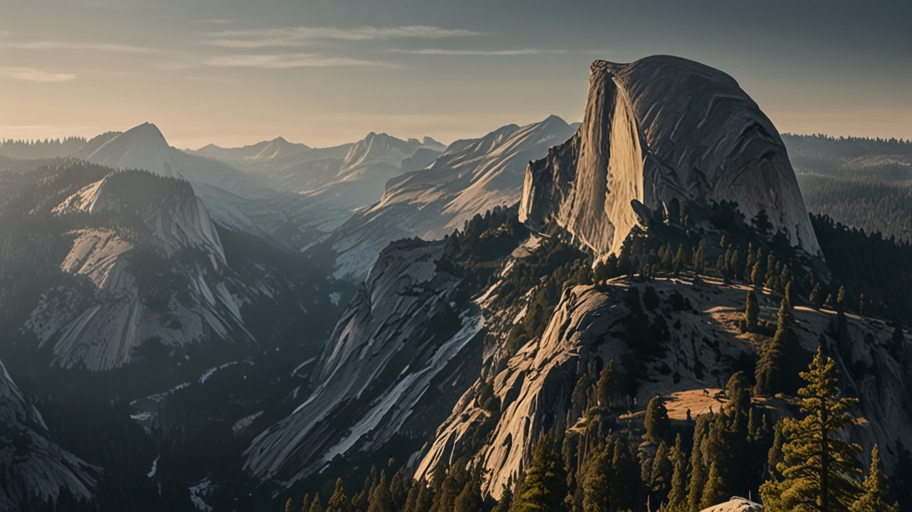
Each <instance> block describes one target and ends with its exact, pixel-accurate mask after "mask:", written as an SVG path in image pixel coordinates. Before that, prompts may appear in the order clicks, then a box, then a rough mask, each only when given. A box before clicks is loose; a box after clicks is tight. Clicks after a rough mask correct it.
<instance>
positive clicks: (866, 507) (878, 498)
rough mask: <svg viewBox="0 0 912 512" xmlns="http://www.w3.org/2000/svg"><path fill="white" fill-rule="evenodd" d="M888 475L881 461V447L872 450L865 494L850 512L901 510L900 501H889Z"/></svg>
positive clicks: (890, 511)
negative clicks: (891, 502) (892, 502)
mask: <svg viewBox="0 0 912 512" xmlns="http://www.w3.org/2000/svg"><path fill="white" fill-rule="evenodd" d="M888 493H889V489H888V487H887V475H885V474H884V472H883V467H882V466H881V463H880V449H878V448H877V445H876V444H875V445H874V448H873V449H872V450H871V469H870V471H869V472H868V477H867V478H866V479H865V481H864V494H863V495H862V496H861V498H859V499H858V501H856V502H855V503H853V504H852V506H851V507H849V511H850V512H899V503H894V504H892V505H890V504H888V503H887V494H888Z"/></svg>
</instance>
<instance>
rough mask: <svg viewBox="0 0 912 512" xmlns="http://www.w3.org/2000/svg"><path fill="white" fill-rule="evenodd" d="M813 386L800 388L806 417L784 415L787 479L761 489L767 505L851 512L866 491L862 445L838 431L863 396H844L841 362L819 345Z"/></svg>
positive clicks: (810, 375) (807, 376)
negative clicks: (838, 367)
mask: <svg viewBox="0 0 912 512" xmlns="http://www.w3.org/2000/svg"><path fill="white" fill-rule="evenodd" d="M801 378H803V379H804V380H805V381H807V386H806V387H804V388H801V389H800V390H798V394H799V395H800V396H801V411H802V412H803V413H805V414H806V416H805V417H804V418H803V419H801V420H796V419H791V418H786V419H783V420H782V422H783V429H784V431H785V434H786V435H788V442H786V443H785V444H784V445H783V446H782V456H783V460H782V462H780V463H779V464H778V465H777V469H778V470H779V472H780V473H782V476H783V480H782V481H776V480H769V481H767V482H766V483H764V484H763V485H762V486H761V488H760V494H761V496H762V498H763V503H764V506H765V510H768V511H769V512H778V511H786V510H788V511H791V510H821V511H826V512H847V511H848V510H849V507H850V506H851V505H852V503H853V502H854V501H855V499H856V497H857V496H858V495H859V494H860V491H861V489H860V486H859V484H858V481H857V478H858V476H859V475H861V473H862V470H861V463H860V462H859V461H858V454H859V453H860V451H861V447H860V446H858V445H857V444H854V443H849V442H846V441H843V440H841V439H837V438H835V437H833V436H832V434H835V433H837V432H839V431H841V430H844V429H845V428H847V427H849V426H851V425H853V424H854V423H855V418H854V417H853V416H852V415H851V414H849V413H848V412H847V411H848V409H849V408H850V407H852V406H853V405H855V403H857V401H858V400H856V399H853V398H839V387H838V385H837V378H836V364H835V363H834V362H833V360H832V359H830V358H829V357H825V356H824V355H823V351H822V349H821V348H819V347H818V349H817V354H816V355H815V356H814V360H813V361H812V362H811V365H810V369H809V371H807V372H802V373H801Z"/></svg>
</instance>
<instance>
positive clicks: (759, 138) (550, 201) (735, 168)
mask: <svg viewBox="0 0 912 512" xmlns="http://www.w3.org/2000/svg"><path fill="white" fill-rule="evenodd" d="M674 198H677V199H679V200H687V201H693V202H697V203H702V204H711V203H713V202H722V201H735V202H737V203H738V207H739V209H740V211H741V212H742V213H743V214H744V215H745V216H746V217H747V218H748V219H752V218H754V216H756V215H757V214H758V213H759V212H760V211H761V210H764V211H765V212H766V214H767V215H768V217H769V220H770V222H771V224H772V231H773V232H774V233H775V232H776V231H782V232H784V233H785V234H786V236H787V237H788V239H789V240H790V241H791V243H792V244H793V245H795V246H798V247H800V248H801V249H803V250H805V251H806V252H808V253H810V254H811V255H819V253H820V248H819V246H818V244H817V238H816V236H815V234H814V231H813V228H812V227H811V222H810V218H809V217H808V213H807V210H806V209H805V206H804V201H803V199H802V197H801V192H800V190H799V189H798V183H797V180H796V179H795V173H794V171H793V170H792V166H791V164H790V163H789V159H788V154H787V153H786V149H785V146H784V145H783V143H782V139H781V138H780V137H779V133H778V132H777V131H776V128H775V127H774V126H773V124H772V122H770V120H769V119H768V118H767V117H766V116H765V115H764V114H763V112H762V111H761V110H760V108H759V107H758V106H757V104H756V103H755V102H754V101H753V100H752V99H751V98H750V96H748V95H747V93H745V92H744V91H743V90H742V89H741V88H740V87H739V86H738V83H737V82H736V81H735V80H734V79H733V78H732V77H730V76H728V75H726V74H725V73H722V72H721V71H718V70H716V69H713V68H710V67H707V66H704V65H702V64H699V63H696V62H693V61H689V60H686V59H681V58H677V57H668V56H655V57H648V58H645V59H641V60H639V61H636V62H633V63H630V64H615V63H612V62H607V61H595V62H594V63H593V64H592V68H591V76H590V85H589V97H588V101H587V104H586V111H585V114H584V117H583V122H582V125H581V126H580V128H579V131H578V132H577V134H576V135H575V136H574V137H573V138H572V139H570V140H569V141H567V142H566V143H565V144H563V145H562V146H560V147H557V148H554V149H552V150H551V151H549V152H548V156H547V157H545V158H544V159H543V160H539V161H536V162H533V163H530V164H529V167H528V168H527V170H526V177H525V185H524V189H523V196H522V202H521V205H520V219H521V220H523V221H524V222H526V223H527V224H529V225H530V226H531V227H533V228H540V227H543V226H544V224H546V223H547V222H550V221H553V222H555V223H557V224H558V225H560V226H561V227H563V228H565V229H566V230H567V231H568V232H569V233H571V234H572V235H573V236H574V237H575V238H576V240H577V242H578V243H579V244H580V245H581V246H583V247H586V248H588V249H590V250H592V251H593V252H595V253H596V254H599V255H604V254H608V253H612V252H617V251H619V250H620V247H621V244H622V243H623V241H624V238H625V237H626V236H627V234H628V233H629V232H630V230H631V229H632V228H633V227H634V226H635V225H636V224H637V222H638V217H637V215H636V213H635V212H634V208H635V207H636V206H634V205H636V204H637V203H640V204H641V205H645V206H646V207H647V208H649V209H651V210H653V211H654V210H657V209H664V208H667V205H668V204H669V202H670V201H671V200H672V199H674Z"/></svg>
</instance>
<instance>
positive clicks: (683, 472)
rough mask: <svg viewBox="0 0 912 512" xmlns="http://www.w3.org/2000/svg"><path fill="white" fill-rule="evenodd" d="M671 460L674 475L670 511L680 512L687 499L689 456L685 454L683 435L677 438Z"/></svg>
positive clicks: (670, 493)
mask: <svg viewBox="0 0 912 512" xmlns="http://www.w3.org/2000/svg"><path fill="white" fill-rule="evenodd" d="M671 459H672V460H673V461H674V474H673V475H672V477H671V490H670V491H669V492H668V510H669V511H670V512H680V511H682V510H683V509H684V505H685V500H686V499H687V455H686V454H685V453H684V447H683V446H682V442H681V434H678V436H677V437H676V438H675V445H674V448H672V450H671Z"/></svg>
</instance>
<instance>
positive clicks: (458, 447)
mask: <svg viewBox="0 0 912 512" xmlns="http://www.w3.org/2000/svg"><path fill="white" fill-rule="evenodd" d="M650 286H652V287H654V288H655V289H656V290H657V292H658V295H659V297H660V298H661V299H662V304H661V306H660V308H659V309H658V310H656V311H655V313H654V314H650V317H651V319H650V323H655V322H656V321H657V319H658V318H659V317H663V318H662V323H663V324H665V323H666V321H667V324H673V325H674V328H673V329H672V330H671V331H670V333H669V334H668V336H669V338H668V340H667V341H666V342H665V343H666V346H667V347H668V349H667V350H666V351H665V354H664V355H663V356H661V357H658V358H656V359H654V360H652V361H651V362H649V364H648V370H647V371H648V373H647V375H645V376H644V377H645V378H644V379H643V380H641V381H640V385H639V387H638V389H637V391H636V401H635V404H639V407H638V408H634V410H638V409H639V410H642V407H643V406H644V405H645V404H646V402H648V401H649V398H651V397H653V396H655V395H656V394H659V395H662V396H665V397H667V398H666V400H667V401H668V406H669V408H675V409H677V413H675V412H672V416H673V418H675V419H683V416H684V406H681V407H675V406H674V400H673V399H671V397H672V396H674V395H675V394H677V393H680V392H685V391H688V390H696V391H697V392H699V390H702V389H707V388H713V389H718V388H724V386H725V381H726V380H727V378H728V376H729V375H730V373H731V371H732V370H731V368H732V367H734V366H736V365H737V361H738V360H739V359H743V358H744V357H745V355H746V354H750V355H752V356H753V355H754V354H756V353H757V352H758V351H759V349H760V347H761V346H762V339H761V338H758V337H757V336H756V335H752V334H751V333H742V332H741V331H740V329H739V326H738V321H739V320H740V318H741V314H742V312H743V303H744V295H745V294H746V292H747V290H749V288H748V287H745V286H725V285H723V284H722V283H721V281H717V280H707V279H704V280H703V281H702V282H701V283H693V282H691V281H690V280H689V279H688V280H678V279H660V280H657V281H654V282H652V283H650ZM631 287H634V288H638V290H639V292H640V293H639V296H642V295H643V293H644V289H645V285H644V284H641V283H637V282H635V281H632V280H628V279H617V280H615V281H612V282H611V283H610V285H609V286H608V287H607V289H606V290H605V291H599V290H597V289H596V288H595V287H591V286H577V287H574V288H572V289H570V290H567V291H565V293H564V294H563V296H562V300H561V301H560V303H559V304H558V306H557V307H556V308H555V311H554V314H553V316H551V318H550V320H549V322H548V327H547V328H546V330H545V331H544V334H543V335H542V336H541V338H538V339H534V340H532V341H530V342H529V343H527V344H526V345H525V346H523V347H522V348H521V349H520V350H519V351H518V353H517V354H516V355H515V356H514V357H513V358H511V359H510V361H509V364H508V365H507V368H506V369H504V370H503V371H501V372H500V373H498V374H497V375H496V376H495V377H494V378H493V381H492V383H493V396H494V397H495V400H494V402H495V403H497V404H499V407H498V409H496V410H493V411H492V410H486V409H485V408H484V407H482V406H481V405H480V404H479V401H478V400H477V398H476V397H477V396H479V392H480V390H481V389H482V386H481V383H482V382H483V381H481V380H480V381H479V383H476V385H475V386H474V387H473V388H472V389H471V390H469V391H468V392H466V394H465V395H463V397H462V398H461V399H460V403H459V405H457V406H456V407H455V408H454V410H453V413H452V415H451V416H450V418H449V419H448V420H447V421H446V422H445V423H444V424H443V425H442V426H441V427H440V428H439V429H438V431H437V435H436V439H435V441H434V443H433V445H432V446H431V447H430V449H429V450H428V451H427V453H426V454H424V456H423V459H422V461H421V463H420V465H419V466H418V471H417V473H416V478H417V477H420V476H422V475H423V476H425V477H428V476H429V475H430V472H431V471H432V470H433V468H434V466H435V465H436V464H438V463H441V462H443V463H445V464H449V463H452V461H454V460H455V459H456V458H458V457H461V456H470V457H473V458H474V459H475V460H477V461H478V462H479V463H481V464H482V465H483V468H484V469H485V470H486V471H488V472H489V473H488V475H489V478H488V479H487V480H486V482H485V486H484V490H485V492H486V493H490V494H491V495H493V496H495V497H499V496H500V493H501V492H502V489H503V486H504V485H506V484H508V483H509V481H510V478H511V477H513V478H515V477H516V476H518V475H519V474H520V472H521V471H522V469H523V468H525V467H526V465H527V464H528V462H529V460H530V459H531V455H532V452H533V450H534V447H535V440H536V439H538V437H539V436H540V435H543V434H544V433H546V432H548V430H549V429H550V428H551V427H552V426H553V425H554V424H555V422H556V421H560V420H562V419H564V418H566V417H567V416H568V414H569V413H570V411H571V409H572V405H571V394H572V391H573V389H574V385H575V383H576V379H577V377H575V376H579V375H582V374H583V373H586V372H587V368H592V367H598V368H601V366H602V365H604V364H605V363H606V362H607V361H609V360H611V359H613V360H614V361H615V362H616V363H619V362H621V361H623V360H625V358H624V355H625V353H628V351H629V349H630V347H629V346H628V343H626V342H625V341H624V339H623V336H624V332H625V325H624V319H625V318H627V317H628V316H629V315H630V307H631V306H630V303H629V300H628V296H629V295H628V294H627V290H628V289H630V288H631ZM675 294H680V296H681V297H682V298H683V300H685V301H686V302H687V303H689V304H690V305H691V306H692V309H686V310H678V309H677V308H676V307H674V306H673V304H674V302H673V300H672V297H673V295H675ZM761 299H764V297H762V296H761ZM637 300H639V299H637ZM640 307H641V306H640ZM775 311H776V303H775V299H774V298H773V297H769V298H768V299H767V300H766V301H765V303H764V304H763V307H762V315H763V317H764V318H767V319H770V320H775ZM795 315H796V317H797V319H798V325H799V328H798V330H797V332H798V335H799V337H800V339H801V345H802V347H803V348H804V349H805V350H807V351H813V350H814V349H815V348H816V346H817V343H818V340H819V337H820V335H821V333H825V332H833V328H834V327H833V326H834V324H835V321H836V318H835V317H836V315H835V312H833V311H828V310H817V309H813V308H808V307H799V308H797V310H796V312H795ZM849 332H850V333H851V334H850V336H851V339H853V340H856V341H857V343H856V344H855V345H854V348H853V356H852V357H853V359H855V358H857V359H858V360H860V361H862V362H863V364H867V365H870V366H871V367H872V368H874V369H875V370H874V371H873V372H870V373H866V376H865V377H864V378H863V379H862V380H860V381H850V382H849V383H848V384H847V385H846V387H847V388H848V389H850V390H851V392H852V393H858V396H861V397H862V405H861V406H860V407H858V408H856V410H855V411H853V412H854V413H855V414H856V415H858V416H859V417H862V418H864V419H865V421H862V422H861V423H860V425H859V426H858V427H855V428H854V429H853V430H852V433H851V437H852V439H853V440H855V441H856V442H860V443H861V444H862V445H863V446H866V447H868V449H870V447H871V446H872V445H873V444H874V443H875V442H877V443H879V444H880V445H881V446H885V445H890V444H895V441H896V440H897V439H900V440H902V442H903V443H904V444H906V443H908V442H912V432H910V431H909V430H908V429H906V428H904V427H903V425H907V424H908V422H909V421H912V417H910V416H909V412H908V410H907V405H904V403H906V402H907V401H908V400H907V399H906V398H905V397H906V396H907V395H906V388H907V387H908V386H909V384H910V382H912V381H910V379H909V377H908V376H907V375H906V372H905V371H904V369H903V364H902V361H903V360H904V359H902V358H900V359H899V360H897V359H896V358H894V357H892V356H891V355H890V354H889V353H888V352H887V350H886V349H885V348H883V347H884V346H885V345H886V342H887V340H889V338H890V336H891V333H892V329H891V328H890V327H889V326H888V325H887V324H886V322H883V321H877V320H871V319H866V318H861V317H850V319H849ZM828 340H829V341H828V342H829V343H830V344H831V345H830V346H831V347H832V346H834V344H835V341H834V340H833V339H832V338H828ZM904 357H908V355H907V356H904ZM877 375H880V376H881V377H876V376H877ZM883 376H888V377H886V378H883ZM842 378H847V377H846V376H844V377H842ZM755 403H756V404H757V405H758V406H768V407H770V408H771V412H773V411H775V412H774V419H775V418H776V417H778V416H779V415H781V414H791V413H788V412H786V410H785V408H783V407H782V404H780V405H778V406H777V405H775V404H770V403H767V401H764V400H760V399H755ZM713 404H715V406H716V410H717V411H718V410H719V406H720V405H724V401H718V400H713V401H711V402H710V405H713ZM773 407H775V408H773ZM691 412H692V413H693V415H694V416H697V415H699V414H703V413H706V412H708V410H707V409H706V408H705V407H704V408H702V409H694V410H692V411H691ZM571 419H573V420H574V421H575V419H576V418H575V417H574V418H571ZM490 421H493V422H494V424H495V426H494V427H493V428H491V434H490V437H489V438H488V441H487V442H486V443H485V445H484V446H483V448H482V449H481V450H479V451H478V452H477V453H473V452H471V451H470V450H469V448H468V447H469V446H470V441H471V438H472V436H473V435H474V434H475V432H476V431H477V430H479V429H481V428H482V427H483V426H484V425H485V424H486V422H490Z"/></svg>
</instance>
